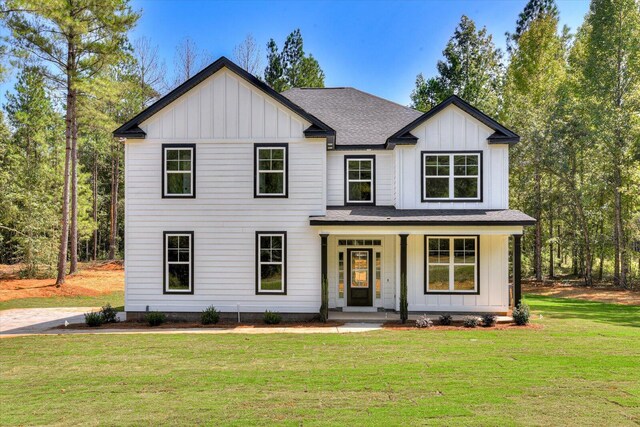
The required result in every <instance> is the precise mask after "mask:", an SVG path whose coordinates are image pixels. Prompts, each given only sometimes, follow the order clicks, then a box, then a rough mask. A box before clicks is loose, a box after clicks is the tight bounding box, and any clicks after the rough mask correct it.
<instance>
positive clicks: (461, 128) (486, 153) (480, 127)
mask: <svg viewBox="0 0 640 427" xmlns="http://www.w3.org/2000/svg"><path fill="white" fill-rule="evenodd" d="M411 133H412V134H413V135H415V136H416V137H417V138H418V143H417V144H416V145H415V146H405V147H402V146H398V147H396V150H397V151H398V154H397V156H398V161H397V165H398V169H399V170H398V180H399V185H398V188H397V191H398V207H399V208H402V209H507V208H508V205H509V187H508V185H509V183H508V177H509V148H508V146H507V145H504V144H500V145H495V144H494V145H489V143H488V142H487V138H488V137H489V136H490V135H491V134H492V133H493V130H492V129H490V128H488V127H487V126H485V125H484V124H482V123H481V122H479V121H478V120H476V119H475V118H473V117H472V116H470V115H468V114H467V113H465V112H463V111H462V110H460V109H459V108H457V107H456V106H454V105H451V106H449V107H447V108H445V109H444V110H442V111H441V112H439V113H438V114H436V115H435V116H434V117H432V118H430V119H429V120H427V121H426V122H425V123H423V124H421V125H420V126H418V127H417V128H415V129H414V130H412V131H411ZM422 151H444V152H446V151H482V159H483V163H482V186H483V189H482V202H422V194H421V192H422V179H423V178H422V155H421V152H422Z"/></svg>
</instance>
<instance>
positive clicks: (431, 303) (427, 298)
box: [407, 233, 509, 312]
mask: <svg viewBox="0 0 640 427" xmlns="http://www.w3.org/2000/svg"><path fill="white" fill-rule="evenodd" d="M470 234H472V233H470ZM508 247H509V243H508V236H506V235H481V236H480V294H479V295H437V294H425V293H424V262H425V257H424V256H425V255H424V235H410V236H409V238H408V244H407V270H408V271H407V300H408V303H409V311H448V310H450V311H469V312H474V311H476V312H483V311H506V310H508V282H509V276H508V259H509V258H508Z"/></svg>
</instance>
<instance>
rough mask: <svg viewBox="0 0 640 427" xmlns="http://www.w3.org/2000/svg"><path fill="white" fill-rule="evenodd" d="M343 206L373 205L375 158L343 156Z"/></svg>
mask: <svg viewBox="0 0 640 427" xmlns="http://www.w3.org/2000/svg"><path fill="white" fill-rule="evenodd" d="M344 169H345V189H344V198H345V205H373V204H375V200H376V199H375V186H376V185H375V169H376V159H375V156H345V158H344Z"/></svg>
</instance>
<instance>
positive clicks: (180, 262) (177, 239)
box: [164, 231, 193, 294]
mask: <svg viewBox="0 0 640 427" xmlns="http://www.w3.org/2000/svg"><path fill="white" fill-rule="evenodd" d="M164 293H165V294H174V293H175V294H192V293H193V231H165V232H164Z"/></svg>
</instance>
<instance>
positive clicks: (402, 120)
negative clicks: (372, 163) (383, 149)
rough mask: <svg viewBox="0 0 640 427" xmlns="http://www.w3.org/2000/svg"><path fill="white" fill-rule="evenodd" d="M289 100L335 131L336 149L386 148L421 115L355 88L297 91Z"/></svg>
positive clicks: (290, 92)
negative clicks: (353, 146)
mask: <svg viewBox="0 0 640 427" xmlns="http://www.w3.org/2000/svg"><path fill="white" fill-rule="evenodd" d="M282 95H284V96H285V97H286V98H288V99H290V100H291V101H292V102H294V103H295V104H297V105H299V106H300V107H302V108H303V109H304V110H305V111H308V112H309V113H310V114H313V115H314V116H316V117H317V118H319V119H320V120H322V121H323V122H324V123H326V124H327V125H329V126H331V128H332V129H334V130H335V131H336V145H337V146H351V145H383V144H384V143H385V142H386V141H387V138H389V136H391V135H392V134H393V133H394V132H396V131H397V130H398V129H402V128H403V127H405V126H406V125H408V124H409V123H411V122H412V121H414V120H416V119H417V118H418V117H420V116H422V113H421V112H419V111H416V110H414V109H411V108H409V107H405V106H402V105H400V104H396V103H395V102H391V101H388V100H386V99H382V98H379V97H377V96H374V95H371V94H368V93H366V92H362V91H359V90H357V89H354V88H352V87H337V88H294V89H289V90H287V91H285V92H282Z"/></svg>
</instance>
